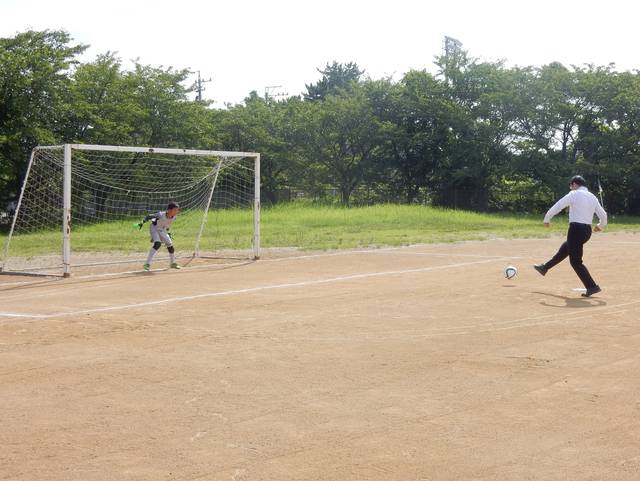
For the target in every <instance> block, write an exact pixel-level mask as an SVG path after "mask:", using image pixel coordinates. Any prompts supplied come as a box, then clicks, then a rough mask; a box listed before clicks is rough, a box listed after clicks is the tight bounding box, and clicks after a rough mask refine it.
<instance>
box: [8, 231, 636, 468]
mask: <svg viewBox="0 0 640 481" xmlns="http://www.w3.org/2000/svg"><path fill="white" fill-rule="evenodd" d="M561 240H562V239H561V238H559V237H556V238H553V239H545V240H509V241H506V240H495V241H487V242H465V243H460V244H446V245H424V246H412V247H405V248H390V249H377V250H362V251H351V252H339V253H319V254H317V255H316V254H304V253H293V252H292V253H290V257H284V258H271V259H270V258H269V255H267V256H266V258H265V259H264V260H261V261H258V262H251V263H245V264H238V265H226V266H220V267H219V266H215V265H204V266H202V265H199V266H190V267H188V268H185V269H183V270H181V271H179V272H176V271H173V272H169V271H166V272H154V273H150V274H133V275H123V276H111V277H85V276H76V277H74V278H71V279H67V280H45V279H36V280H34V279H30V278H24V277H8V276H0V425H1V429H0V479H2V480H21V481H22V480H24V481H47V480H60V481H63V480H64V481H93V480H101V481H102V480H118V481H119V480H126V481H138V480H144V481H164V480H227V481H248V480H275V481H287V480H335V481H349V480H380V481H395V480H397V481H419V480H420V481H427V480H428V481H440V480H460V481H472V480H505V481H526V480H541V481H542V480H544V481H558V480H571V481H576V480H594V481H595V480H598V481H603V480H606V481H612V480H629V481H637V480H638V479H640V394H639V393H640V324H639V322H638V321H639V315H638V312H640V309H639V307H640V299H639V298H638V290H639V289H638V288H639V286H640V282H639V281H640V275H639V274H638V266H639V265H640V235H634V234H597V235H594V236H593V238H592V240H591V242H590V243H589V244H587V247H586V252H585V262H586V264H587V266H588V267H589V268H590V270H591V272H592V273H593V275H594V277H595V278H596V281H598V282H599V283H600V285H601V286H602V288H603V292H602V293H601V294H599V295H598V296H597V297H594V298H590V299H584V298H581V297H580V292H577V291H575V290H574V288H577V287H580V286H579V281H578V278H577V277H576V276H575V274H574V273H573V271H572V270H571V267H570V266H569V263H568V261H566V262H565V263H563V264H561V265H559V266H558V267H556V268H555V269H554V270H552V271H551V272H550V273H549V274H547V276H546V277H541V276H540V275H539V274H537V273H536V272H535V271H534V270H533V269H532V267H531V264H533V263H534V262H540V261H544V260H547V259H548V258H549V257H550V256H551V255H552V254H553V253H554V252H555V250H556V248H557V247H558V245H559V243H560V242H561ZM279 255H281V253H280V254H279ZM509 264H513V265H515V266H517V267H518V268H519V270H520V272H519V274H518V276H517V277H516V278H515V279H514V280H512V281H508V280H506V279H504V278H503V277H502V269H503V268H504V267H505V266H506V265H509Z"/></svg>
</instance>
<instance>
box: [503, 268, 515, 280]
mask: <svg viewBox="0 0 640 481" xmlns="http://www.w3.org/2000/svg"><path fill="white" fill-rule="evenodd" d="M517 273H518V269H516V268H515V267H514V266H507V267H505V268H504V276H505V277H506V278H507V279H513V278H514V277H515V276H516V274H517Z"/></svg>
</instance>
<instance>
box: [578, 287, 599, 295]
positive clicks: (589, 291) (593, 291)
mask: <svg viewBox="0 0 640 481" xmlns="http://www.w3.org/2000/svg"><path fill="white" fill-rule="evenodd" d="M601 290H602V289H600V286H594V287H587V292H585V293H584V294H582V297H591V296H592V295H594V294H597V293H598V292H600V291H601Z"/></svg>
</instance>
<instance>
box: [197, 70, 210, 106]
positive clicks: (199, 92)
mask: <svg viewBox="0 0 640 481" xmlns="http://www.w3.org/2000/svg"><path fill="white" fill-rule="evenodd" d="M207 82H211V78H208V79H207V80H202V79H201V78H200V70H198V80H196V92H197V94H196V100H197V101H198V102H201V101H202V92H204V90H205V88H204V87H203V84H206V83H207Z"/></svg>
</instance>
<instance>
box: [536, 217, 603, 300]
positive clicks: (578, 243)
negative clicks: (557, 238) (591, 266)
mask: <svg viewBox="0 0 640 481" xmlns="http://www.w3.org/2000/svg"><path fill="white" fill-rule="evenodd" d="M590 238H591V225H590V224H580V223H578V222H571V223H570V224H569V231H568V232H567V240H566V242H563V244H562V245H561V246H560V249H558V252H557V253H556V255H555V256H553V258H552V259H551V260H550V261H549V262H547V263H546V264H545V265H544V266H545V267H546V268H547V269H551V268H552V267H553V266H555V265H556V264H559V263H560V262H562V261H563V260H565V259H566V258H567V256H568V257H569V262H571V267H573V270H574V271H576V274H578V277H579V278H580V280H581V281H582V283H583V284H584V287H586V288H587V289H588V288H590V287H596V283H595V281H594V280H593V278H592V277H591V274H589V270H588V269H587V267H586V266H585V265H584V264H583V263H582V246H584V244H586V242H587V241H588V240H589V239H590Z"/></svg>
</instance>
